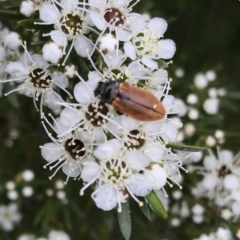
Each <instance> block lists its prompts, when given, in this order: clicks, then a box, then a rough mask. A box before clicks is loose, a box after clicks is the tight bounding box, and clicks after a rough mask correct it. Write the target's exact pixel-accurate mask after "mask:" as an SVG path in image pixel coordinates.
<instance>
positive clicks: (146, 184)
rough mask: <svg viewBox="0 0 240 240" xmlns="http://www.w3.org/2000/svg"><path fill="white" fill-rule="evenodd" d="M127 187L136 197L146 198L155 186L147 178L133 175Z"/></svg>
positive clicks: (137, 174)
mask: <svg viewBox="0 0 240 240" xmlns="http://www.w3.org/2000/svg"><path fill="white" fill-rule="evenodd" d="M127 187H128V188H129V190H130V191H131V192H132V193H133V194H134V195H136V196H140V197H145V196H146V195H147V194H148V193H149V192H150V191H151V190H152V187H153V186H152V184H151V182H150V181H149V180H148V179H147V178H146V177H145V176H143V175H142V174H140V173H136V174H133V175H132V177H131V179H130V183H129V184H128V185H127Z"/></svg>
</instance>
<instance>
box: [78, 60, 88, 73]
mask: <svg viewBox="0 0 240 240" xmlns="http://www.w3.org/2000/svg"><path fill="white" fill-rule="evenodd" d="M77 61H78V64H79V65H80V69H81V71H80V72H81V73H84V74H85V75H88V73H89V72H90V70H89V68H88V66H87V64H86V63H85V62H84V61H83V59H82V58H81V57H78V59H77Z"/></svg>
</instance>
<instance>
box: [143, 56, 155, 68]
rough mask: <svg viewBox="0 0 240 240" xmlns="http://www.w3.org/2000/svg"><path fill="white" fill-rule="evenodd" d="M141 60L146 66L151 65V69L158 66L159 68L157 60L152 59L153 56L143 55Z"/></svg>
mask: <svg viewBox="0 0 240 240" xmlns="http://www.w3.org/2000/svg"><path fill="white" fill-rule="evenodd" d="M141 62H142V63H143V64H144V65H145V66H147V67H149V68H151V69H157V68H158V63H157V62H156V61H154V60H152V59H151V58H148V57H143V58H142V59H141Z"/></svg>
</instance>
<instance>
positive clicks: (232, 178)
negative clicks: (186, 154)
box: [196, 150, 240, 204]
mask: <svg viewBox="0 0 240 240" xmlns="http://www.w3.org/2000/svg"><path fill="white" fill-rule="evenodd" d="M238 159H239V154H238V155H236V156H235V157H233V153H232V152H231V151H229V150H221V151H220V150H219V151H218V158H216V157H215V156H214V155H213V154H211V155H210V156H206V157H205V158H204V162H203V164H204V167H205V171H203V172H202V173H201V174H202V175H203V176H204V178H203V180H202V181H201V182H200V183H199V184H198V188H197V190H196V194H197V195H200V196H205V197H207V198H209V199H211V200H214V201H215V202H216V201H217V200H219V199H220V197H221V199H222V200H221V201H222V204H226V203H227V202H228V201H229V200H230V199H231V198H232V197H233V196H234V195H233V193H234V191H236V190H237V189H239V188H240V166H239V164H238ZM216 196H217V197H216ZM217 198H218V199H217ZM216 203H217V204H218V203H220V202H219V201H217V202H216Z"/></svg>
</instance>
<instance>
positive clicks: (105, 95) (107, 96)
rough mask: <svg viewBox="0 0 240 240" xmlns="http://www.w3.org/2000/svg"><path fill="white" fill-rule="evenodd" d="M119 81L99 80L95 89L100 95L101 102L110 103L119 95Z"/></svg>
mask: <svg viewBox="0 0 240 240" xmlns="http://www.w3.org/2000/svg"><path fill="white" fill-rule="evenodd" d="M118 86H119V82H118V81H109V82H106V83H105V82H99V83H98V86H97V87H96V89H95V95H100V97H101V104H104V103H109V104H111V102H112V101H113V99H114V98H116V97H117V95H118Z"/></svg>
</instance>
